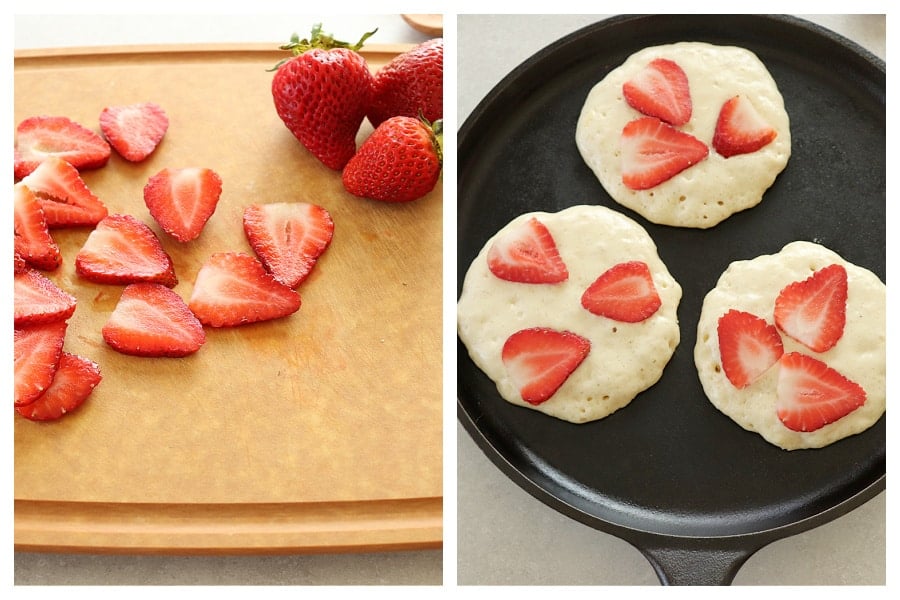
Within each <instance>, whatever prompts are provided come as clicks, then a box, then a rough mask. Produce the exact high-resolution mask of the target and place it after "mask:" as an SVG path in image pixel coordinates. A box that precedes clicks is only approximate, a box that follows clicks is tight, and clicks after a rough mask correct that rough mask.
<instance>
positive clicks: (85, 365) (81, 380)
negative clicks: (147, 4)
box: [16, 352, 102, 421]
mask: <svg viewBox="0 0 900 600" xmlns="http://www.w3.org/2000/svg"><path fill="white" fill-rule="evenodd" d="M101 379H102V376H101V375H100V366H99V365H98V364H97V363H95V362H94V361H91V360H88V359H86V358H82V357H81V356H76V355H74V354H69V353H68V352H63V353H62V354H61V355H60V357H59V368H58V369H57V370H56V375H55V376H54V377H53V382H52V383H51V384H50V387H48V388H47V391H45V392H44V393H43V394H41V396H40V397H39V398H38V399H37V400H35V401H34V402H32V403H31V404H29V405H27V406H17V407H16V412H17V413H19V414H20V415H22V416H23V417H25V418H26V419H29V420H32V421H52V420H54V419H59V418H60V417H63V416H64V415H67V414H69V413H70V412H72V411H73V410H75V409H76V408H78V407H79V406H81V405H82V404H84V401H85V400H87V398H88V396H90V395H91V392H93V391H94V388H95V387H97V385H98V384H99V383H100V380H101Z"/></svg>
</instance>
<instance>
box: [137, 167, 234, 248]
mask: <svg viewBox="0 0 900 600" xmlns="http://www.w3.org/2000/svg"><path fill="white" fill-rule="evenodd" d="M221 194H222V179H221V178H220V177H219V175H218V174H217V173H216V172H215V171H213V170H211V169H207V168H203V167H187V168H184V169H169V168H167V169H163V170H162V171H160V172H159V173H157V174H156V175H154V176H153V177H151V178H150V180H149V181H147V185H146V186H144V203H145V204H146V205H147V208H148V209H150V214H151V215H152V216H153V218H154V219H156V222H157V223H159V226H160V227H162V228H163V230H164V231H165V232H166V233H168V234H169V235H171V236H172V237H174V238H175V239H176V240H178V241H179V242H188V241H190V240H193V239H195V238H196V237H197V236H199V235H200V232H201V231H202V230H203V227H204V225H206V222H207V221H208V220H209V218H210V217H211V216H212V214H213V213H214V212H215V210H216V206H217V205H218V203H219V196H220V195H221Z"/></svg>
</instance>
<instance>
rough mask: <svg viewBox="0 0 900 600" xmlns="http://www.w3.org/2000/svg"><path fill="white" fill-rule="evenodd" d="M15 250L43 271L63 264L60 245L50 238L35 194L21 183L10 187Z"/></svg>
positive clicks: (26, 260)
mask: <svg viewBox="0 0 900 600" xmlns="http://www.w3.org/2000/svg"><path fill="white" fill-rule="evenodd" d="M13 225H14V229H15V241H14V249H15V251H16V252H17V253H18V254H19V256H21V257H22V258H23V259H24V260H25V262H27V263H28V264H30V265H32V266H33V267H36V268H38V269H43V270H44V271H52V270H53V269H55V268H57V267H58V266H59V265H60V264H62V256H61V255H60V253H59V246H57V245H56V242H54V241H53V238H52V237H50V231H49V230H48V229H47V220H46V219H45V218H44V211H43V210H41V205H40V204H39V203H38V200H37V198H36V197H35V195H34V193H33V192H32V191H31V190H30V189H28V187H27V186H25V185H23V184H22V183H17V184H15V185H13Z"/></svg>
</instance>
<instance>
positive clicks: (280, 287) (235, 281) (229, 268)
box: [188, 252, 300, 327]
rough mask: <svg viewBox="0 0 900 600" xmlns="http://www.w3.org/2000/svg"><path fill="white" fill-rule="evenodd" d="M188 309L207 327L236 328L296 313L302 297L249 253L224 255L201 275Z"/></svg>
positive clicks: (212, 260) (216, 256)
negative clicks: (277, 278)
mask: <svg viewBox="0 0 900 600" xmlns="http://www.w3.org/2000/svg"><path fill="white" fill-rule="evenodd" d="M188 307H190V309H191V311H192V312H193V313H194V314H195V315H197V318H198V319H200V322H201V323H203V324H204V325H209V326H210V327H234V326H237V325H246V324H248V323H255V322H257V321H268V320H270V319H278V318H280V317H286V316H288V315H290V314H293V313H295V312H297V310H299V309H300V295H299V294H298V293H297V292H295V291H294V290H292V289H291V288H289V287H288V286H286V285H284V284H282V283H280V282H279V281H278V280H276V279H275V278H274V277H273V276H272V274H271V273H269V272H268V271H266V270H265V268H264V267H263V266H262V264H261V263H260V262H259V261H258V260H256V258H254V257H252V256H250V255H249V254H243V253H240V252H220V253H216V254H213V255H212V256H211V257H210V258H209V260H208V261H206V263H205V264H204V265H203V266H202V267H201V268H200V271H199V272H198V273H197V280H196V281H195V282H194V290H193V292H192V294H191V298H190V300H189V301H188Z"/></svg>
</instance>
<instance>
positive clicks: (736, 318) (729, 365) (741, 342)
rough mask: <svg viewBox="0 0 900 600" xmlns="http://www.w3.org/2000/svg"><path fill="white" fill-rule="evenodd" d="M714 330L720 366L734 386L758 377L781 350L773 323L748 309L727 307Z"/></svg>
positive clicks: (775, 360)
mask: <svg viewBox="0 0 900 600" xmlns="http://www.w3.org/2000/svg"><path fill="white" fill-rule="evenodd" d="M718 333H719V356H720V357H721V359H722V369H723V370H724V371H725V376H726V377H727V378H728V381H730V382H731V383H732V385H734V387H736V388H745V387H747V386H748V385H750V384H751V383H753V382H754V381H756V380H757V379H759V378H760V377H761V376H762V374H763V373H765V372H766V371H767V370H769V368H770V367H771V366H772V365H774V364H775V363H776V362H778V359H779V358H781V356H782V354H784V345H783V344H782V343H781V336H780V335H779V334H778V330H777V329H775V326H774V325H769V324H768V323H766V322H765V320H763V319H761V318H759V317H757V316H756V315H754V314H751V313H748V312H744V311H741V310H734V309H732V310H729V311H728V312H727V313H725V314H724V315H722V316H721V317H719V325H718Z"/></svg>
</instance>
